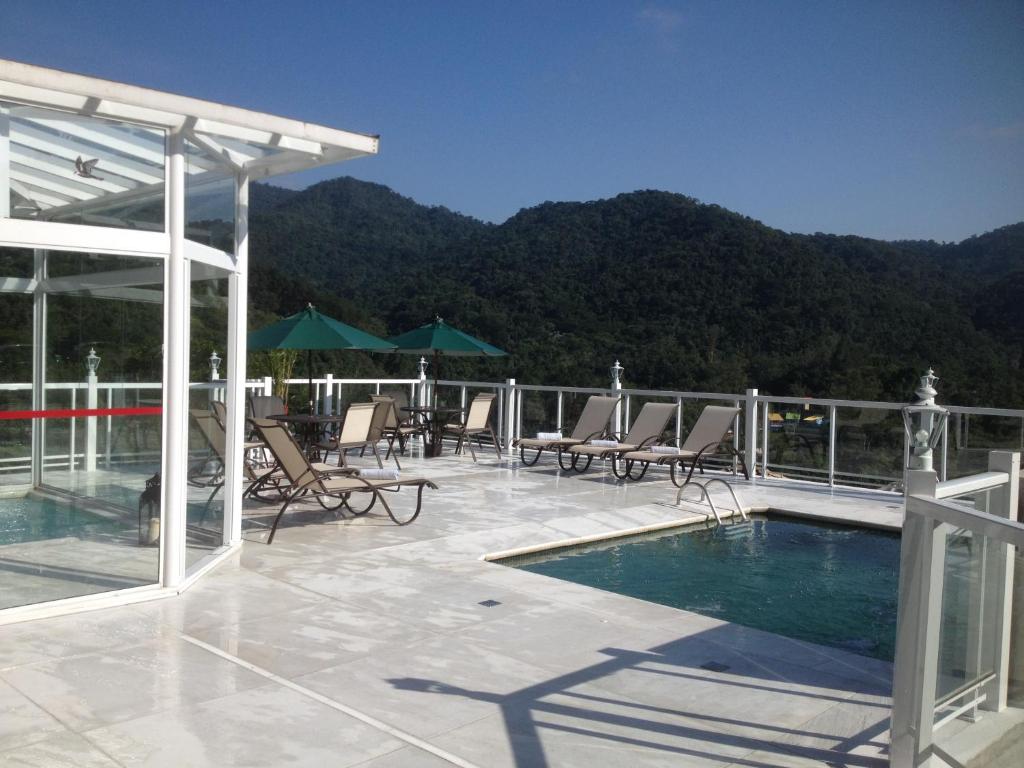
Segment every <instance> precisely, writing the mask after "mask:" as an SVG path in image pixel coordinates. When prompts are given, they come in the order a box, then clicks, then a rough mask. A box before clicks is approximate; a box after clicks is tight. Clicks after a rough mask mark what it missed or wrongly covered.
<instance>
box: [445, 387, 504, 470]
mask: <svg viewBox="0 0 1024 768" xmlns="http://www.w3.org/2000/svg"><path fill="white" fill-rule="evenodd" d="M494 397H495V396H494V395H493V394H489V393H486V394H485V393H481V394H479V395H477V396H476V397H474V398H473V402H471V403H470V404H469V413H467V414H466V419H465V421H464V422H463V423H462V424H445V425H444V432H443V436H451V437H457V438H458V439H459V442H458V444H457V445H456V446H455V452H456V453H459V452H460V451H462V450H464V449H465V446H469V453H470V455H471V456H472V457H473V461H476V451H474V450H473V438H474V437H475V438H476V442H477V445H479V446H480V449H481V450H483V447H484V444H483V443H482V442H481V441H480V435H482V434H484V433H486V434H488V435H490V436H491V441H492V442H493V443H494V452H495V453H496V454H497V455H498V458H499V459H500V458H501V447H500V446H499V445H498V437H497V435H495V434H494V429H493V428H492V427H491V423H490V415H491V407H492V406H493V405H494Z"/></svg>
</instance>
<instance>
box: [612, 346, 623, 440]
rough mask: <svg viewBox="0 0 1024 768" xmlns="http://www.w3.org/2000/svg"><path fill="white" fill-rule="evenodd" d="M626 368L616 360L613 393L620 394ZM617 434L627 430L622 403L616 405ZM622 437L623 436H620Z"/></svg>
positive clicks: (613, 368)
mask: <svg viewBox="0 0 1024 768" xmlns="http://www.w3.org/2000/svg"><path fill="white" fill-rule="evenodd" d="M624 370H626V369H625V368H623V367H622V366H621V365H619V361H618V360H616V361H615V365H613V366H612V367H611V374H612V394H613V395H616V396H618V393H619V390H620V389H622V372H623V371H624ZM614 419H615V434H617V435H621V434H622V433H623V432H624V431H625V430H624V429H623V426H622V405H621V404H620V405H616V406H615V416H614ZM620 439H621V438H620Z"/></svg>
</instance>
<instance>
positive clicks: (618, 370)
mask: <svg viewBox="0 0 1024 768" xmlns="http://www.w3.org/2000/svg"><path fill="white" fill-rule="evenodd" d="M624 370H626V369H625V368H623V367H622V366H621V365H619V361H618V360H616V361H615V365H613V366H612V381H613V382H615V383H616V384H618V383H619V382H620V381H621V380H622V372H623V371H624Z"/></svg>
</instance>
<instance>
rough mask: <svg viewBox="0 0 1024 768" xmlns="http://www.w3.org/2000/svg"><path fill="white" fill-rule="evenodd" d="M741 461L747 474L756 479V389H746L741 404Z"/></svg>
mask: <svg viewBox="0 0 1024 768" xmlns="http://www.w3.org/2000/svg"><path fill="white" fill-rule="evenodd" d="M743 460H744V461H745V462H746V463H747V472H749V473H750V476H751V477H757V389H756V388H754V389H748V390H747V395H746V398H745V400H744V403H743Z"/></svg>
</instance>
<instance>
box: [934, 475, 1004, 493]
mask: <svg viewBox="0 0 1024 768" xmlns="http://www.w3.org/2000/svg"><path fill="white" fill-rule="evenodd" d="M1008 482H1010V476H1009V475H1008V474H1007V473H1006V472H981V473H979V474H977V475H967V476H966V477H956V478H954V479H952V480H945V481H943V482H941V483H938V484H937V485H936V486H935V498H937V499H948V498H952V497H954V496H965V495H967V494H968V493H977V492H978V491H989V490H992V489H993V488H998V487H999V486H1001V485H1006V483H1008Z"/></svg>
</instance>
